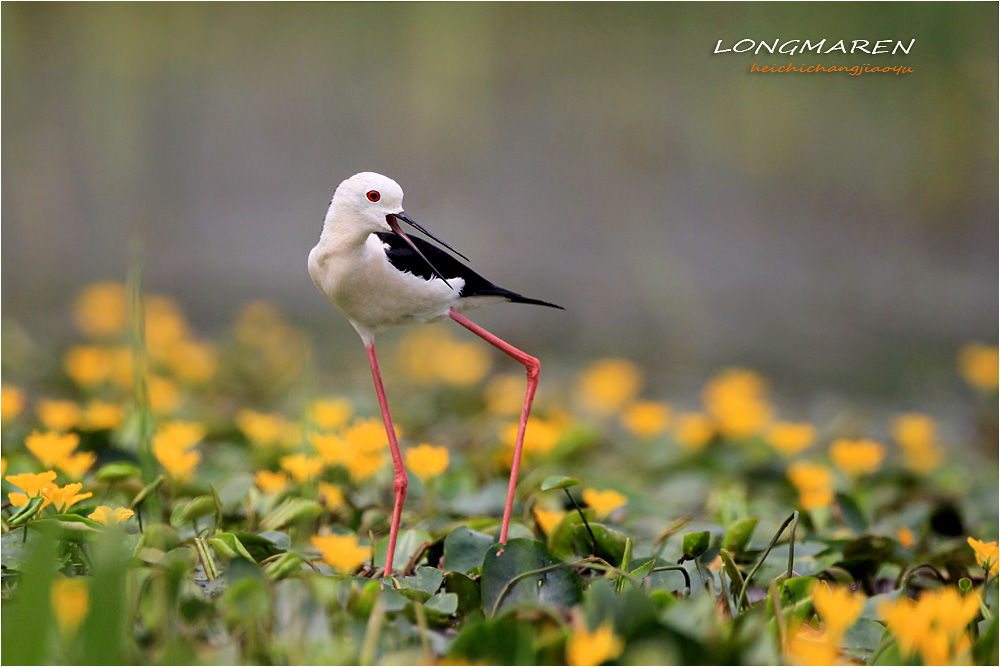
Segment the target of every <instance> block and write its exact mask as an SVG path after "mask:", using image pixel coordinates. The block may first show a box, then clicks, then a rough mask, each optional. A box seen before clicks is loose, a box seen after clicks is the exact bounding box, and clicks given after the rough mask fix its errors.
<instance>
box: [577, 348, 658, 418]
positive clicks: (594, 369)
mask: <svg viewBox="0 0 1000 667" xmlns="http://www.w3.org/2000/svg"><path fill="white" fill-rule="evenodd" d="M641 386H642V371H640V370H639V367H638V366H636V365H635V364H634V363H632V362H631V361H629V360H628V359H599V360H597V361H595V362H594V363H592V364H590V366H588V367H587V368H586V369H584V371H583V372H582V373H581V374H580V376H579V378H578V379H577V396H578V398H579V400H580V402H581V403H582V404H583V406H584V407H585V408H586V409H588V410H590V411H591V412H593V413H594V414H597V415H610V414H613V413H614V412H616V411H617V410H618V409H619V408H621V407H622V406H623V405H625V404H626V403H628V402H629V401H631V400H632V399H633V398H635V397H636V395H637V394H638V393H639V388H640V387H641Z"/></svg>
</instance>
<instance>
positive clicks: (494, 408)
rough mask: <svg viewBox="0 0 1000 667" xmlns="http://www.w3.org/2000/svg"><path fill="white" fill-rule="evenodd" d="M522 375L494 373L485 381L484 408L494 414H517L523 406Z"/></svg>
mask: <svg viewBox="0 0 1000 667" xmlns="http://www.w3.org/2000/svg"><path fill="white" fill-rule="evenodd" d="M524 391H525V380H524V375H496V376H494V377H492V378H490V381H489V382H487V383H486V387H485V388H484V390H483V394H484V396H485V397H486V409H487V410H489V411H490V412H492V413H493V414H495V415H507V416H511V415H519V414H521V408H522V407H523V406H524Z"/></svg>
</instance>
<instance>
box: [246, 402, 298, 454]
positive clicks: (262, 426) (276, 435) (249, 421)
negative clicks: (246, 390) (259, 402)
mask: <svg viewBox="0 0 1000 667" xmlns="http://www.w3.org/2000/svg"><path fill="white" fill-rule="evenodd" d="M236 425H237V426H238V427H239V429H240V431H242V432H243V435H244V436H245V437H246V439H247V440H249V441H250V443H251V444H252V445H256V446H257V447H264V446H269V445H278V444H281V442H282V440H284V438H285V434H286V433H287V432H288V421H287V420H286V419H285V418H284V417H282V416H281V415H277V414H273V413H271V414H268V413H263V412H254V411H253V410H240V411H239V413H237V415H236Z"/></svg>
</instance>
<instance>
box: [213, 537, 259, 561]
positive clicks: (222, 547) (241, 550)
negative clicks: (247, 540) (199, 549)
mask: <svg viewBox="0 0 1000 667" xmlns="http://www.w3.org/2000/svg"><path fill="white" fill-rule="evenodd" d="M208 544H209V546H211V547H212V549H213V550H215V553H217V554H219V555H220V556H223V557H225V558H230V559H232V558H236V557H237V556H239V557H241V558H246V559H247V560H248V561H252V562H256V559H255V558H254V557H253V556H251V555H250V552H249V551H247V550H246V547H244V546H243V543H242V542H240V539H239V538H238V537H236V536H235V535H233V534H232V533H218V534H216V535H213V536H212V537H210V538H208Z"/></svg>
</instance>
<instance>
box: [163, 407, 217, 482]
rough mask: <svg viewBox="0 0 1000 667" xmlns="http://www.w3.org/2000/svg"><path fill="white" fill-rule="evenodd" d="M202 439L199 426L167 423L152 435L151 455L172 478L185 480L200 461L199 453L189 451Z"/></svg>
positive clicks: (192, 423) (203, 434) (203, 430)
mask: <svg viewBox="0 0 1000 667" xmlns="http://www.w3.org/2000/svg"><path fill="white" fill-rule="evenodd" d="M204 437H205V427H204V426H202V425H201V424H197V423H194V422H180V421H173V422H167V423H166V424H164V425H163V426H161V427H160V429H159V430H158V431H157V432H156V434H154V435H153V454H154V455H155V456H156V458H157V460H158V461H159V462H160V465H162V466H163V467H164V468H166V470H167V472H168V473H170V475H171V476H172V477H175V478H177V479H187V478H189V477H190V476H191V472H192V471H193V470H194V468H195V466H197V465H198V462H199V461H200V460H201V454H200V453H198V452H192V451H189V450H190V449H191V448H192V447H194V446H195V445H197V444H198V443H199V442H201V441H202V439H204Z"/></svg>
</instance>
